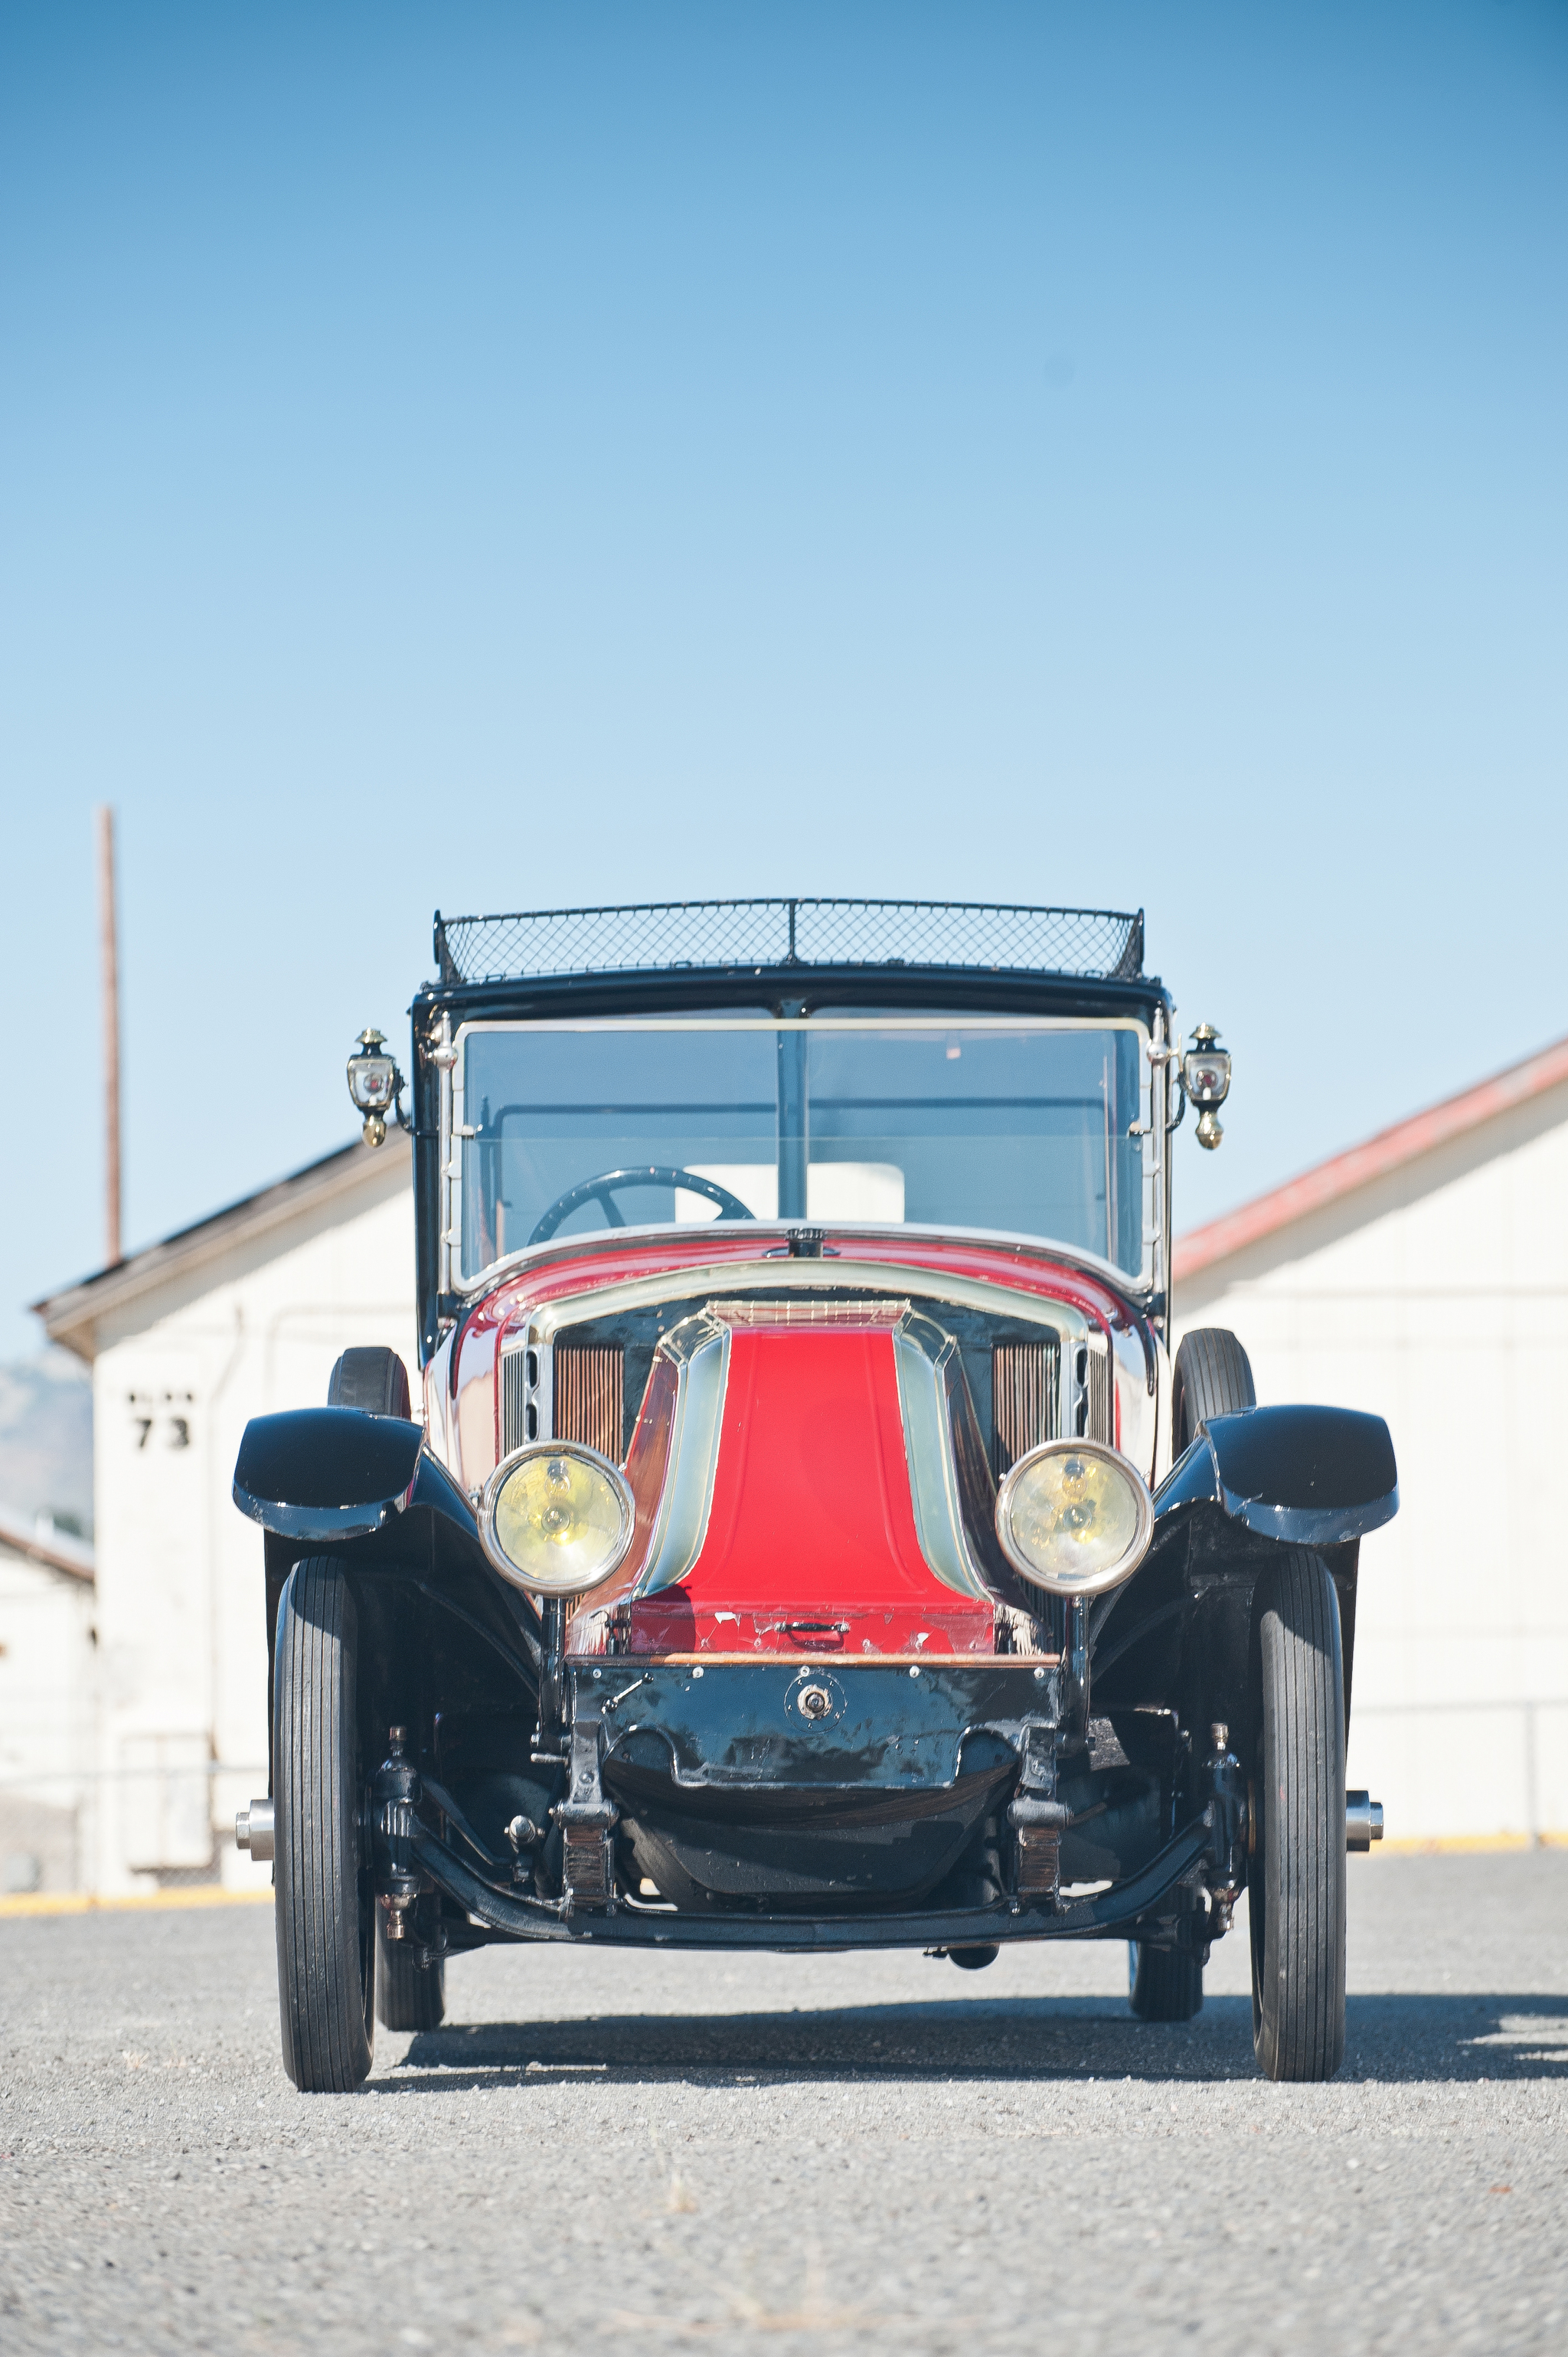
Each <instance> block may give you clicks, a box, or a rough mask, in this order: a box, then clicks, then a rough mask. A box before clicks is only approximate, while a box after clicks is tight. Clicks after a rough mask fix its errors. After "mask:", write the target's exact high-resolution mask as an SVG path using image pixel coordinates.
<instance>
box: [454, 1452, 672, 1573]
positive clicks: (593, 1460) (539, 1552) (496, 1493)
mask: <svg viewBox="0 0 1568 2357" xmlns="http://www.w3.org/2000/svg"><path fill="white" fill-rule="evenodd" d="M636 1520H637V1507H636V1504H635V1502H634V1501H633V1499H632V1494H631V1491H630V1490H629V1489H628V1487H627V1483H626V1480H625V1477H624V1476H623V1475H622V1473H621V1472H620V1471H619V1469H618V1467H616V1466H614V1465H612V1464H611V1463H610V1461H609V1458H607V1457H601V1456H600V1455H599V1452H598V1450H597V1449H596V1448H586V1447H585V1445H584V1444H583V1443H582V1442H581V1441H564V1440H535V1441H531V1442H530V1443H529V1444H528V1445H527V1447H526V1448H516V1449H513V1451H512V1453H511V1455H510V1457H503V1458H502V1459H501V1461H500V1463H499V1465H498V1466H497V1468H496V1469H495V1471H494V1472H493V1473H492V1474H491V1476H490V1478H489V1481H488V1482H487V1483H486V1484H485V1490H484V1494H483V1496H482V1497H481V1498H480V1500H479V1539H480V1543H481V1544H482V1545H483V1547H484V1550H485V1553H486V1554H487V1555H489V1559H490V1561H491V1563H493V1564H494V1566H495V1567H496V1569H497V1570H498V1571H499V1573H500V1575H501V1577H502V1578H503V1579H509V1580H510V1582H511V1584H512V1586H513V1587H521V1588H524V1589H526V1590H527V1592H528V1593H529V1595H531V1596H544V1597H552V1596H559V1597H569V1596H583V1595H585V1594H586V1593H587V1591H588V1589H589V1588H590V1587H597V1586H598V1584H599V1582H600V1581H601V1580H602V1579H607V1578H608V1577H609V1575H610V1573H611V1572H612V1571H613V1570H614V1569H615V1567H616V1566H617V1564H618V1563H619V1562H620V1560H621V1558H622V1556H623V1555H625V1553H626V1551H627V1549H628V1546H629V1545H630V1544H631V1534H632V1529H633V1526H634V1524H635V1523H636Z"/></svg>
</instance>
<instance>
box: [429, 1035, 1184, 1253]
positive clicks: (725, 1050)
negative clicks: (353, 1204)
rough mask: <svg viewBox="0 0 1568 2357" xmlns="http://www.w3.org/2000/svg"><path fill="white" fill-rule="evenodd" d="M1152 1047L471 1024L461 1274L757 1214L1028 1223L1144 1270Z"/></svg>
mask: <svg viewBox="0 0 1568 2357" xmlns="http://www.w3.org/2000/svg"><path fill="white" fill-rule="evenodd" d="M1145 1044H1146V1034H1145V1033H1144V1030H1143V1028H1142V1027H1141V1026H1140V1025H1138V1024H1135V1023H1133V1022H1112V1023H1106V1024H1104V1025H1102V1026H1099V1027H1090V1026H1089V1025H1074V1024H1067V1023H1047V1022H1030V1021H1026V1020H1022V1019H1018V1018H1012V1019H1008V1020H983V1019H976V1018H970V1019H969V1020H966V1021H955V1022H944V1021H942V1020H941V1019H940V1018H938V1017H933V1018H930V1019H925V1018H920V1019H914V1020H912V1019H910V1018H908V1017H875V1018H873V1017H858V1018H854V1019H835V1018H832V1017H828V1018H823V1017H814V1018H812V1019H811V1020H808V1021H803V1022H779V1021H775V1020H773V1019H771V1018H768V1017H755V1018H744V1019H736V1018H717V1017H715V1018H714V1019H712V1020H706V1021H703V1020H696V1021H691V1020H687V1021H678V1020H674V1019H671V1020H666V1021H657V1022H629V1021H628V1022H626V1023H619V1024H618V1023H613V1022H609V1023H580V1024H576V1025H566V1024H544V1023H531V1024H474V1025H470V1026H468V1027H467V1028H465V1029H464V1030H463V1031H462V1032H461V1033H460V1034H459V1038H458V1047H459V1050H460V1052H459V1057H458V1062H457V1068H456V1072H455V1074H454V1100H453V1119H454V1127H455V1131H456V1136H457V1137H458V1138H459V1139H460V1140H461V1142H462V1159H461V1171H462V1211H461V1221H460V1227H461V1266H462V1274H463V1279H464V1282H465V1283H471V1282H472V1281H473V1280H474V1279H475V1278H476V1277H478V1276H480V1275H483V1273H484V1272H485V1270H487V1269H488V1268H490V1267H492V1266H493V1265H495V1263H496V1262H497V1261H499V1260H501V1259H503V1258H504V1257H505V1256H506V1255H507V1254H509V1253H515V1252H518V1251H520V1250H521V1249H523V1248H525V1247H527V1246H529V1245H531V1244H536V1243H544V1242H545V1241H546V1240H547V1239H548V1238H550V1237H551V1236H555V1235H560V1236H568V1235H575V1234H580V1233H585V1232H589V1231H591V1230H602V1229H604V1228H605V1227H607V1226H610V1227H619V1226H628V1227H646V1226H649V1225H650V1224H656V1223H664V1222H669V1223H672V1224H684V1223H687V1222H694V1221H699V1220H714V1219H722V1220H735V1219H743V1218H746V1216H748V1215H749V1216H750V1217H752V1218H754V1219H758V1220H796V1221H800V1220H803V1221H813V1222H828V1223H832V1225H835V1226H837V1225H840V1224H843V1223H844V1222H867V1223H871V1224H874V1225H877V1226H885V1225H887V1224H890V1223H891V1224H897V1223H898V1222H910V1223H914V1224H918V1225H920V1226H923V1227H935V1228H941V1229H955V1228H956V1229H965V1230H976V1229H978V1230H985V1231H991V1232H1003V1233H1005V1234H1009V1235H1026V1236H1036V1237H1042V1238H1047V1239H1049V1240H1052V1241H1054V1242H1057V1243H1063V1244H1067V1245H1069V1246H1072V1247H1074V1248H1075V1249H1077V1250H1079V1251H1085V1252H1090V1253H1093V1254H1098V1255H1100V1256H1101V1257H1103V1258H1104V1259H1107V1260H1110V1261H1112V1262H1113V1263H1114V1264H1115V1265H1117V1266H1118V1267H1119V1268H1121V1269H1122V1271H1123V1272H1124V1273H1125V1274H1127V1275H1131V1276H1133V1277H1137V1276H1139V1275H1141V1273H1142V1272H1143V1269H1144V1251H1145V1245H1144V1234H1145V1224H1146V1222H1145V1217H1144V1157H1143V1152H1142V1145H1143V1141H1142V1138H1141V1137H1140V1136H1138V1135H1129V1132H1130V1131H1134V1130H1135V1128H1136V1125H1138V1123H1139V1120H1140V1112H1141V1102H1140V1089H1141V1082H1142V1080H1143V1076H1144V1073H1145V1072H1146V1070H1147V1065H1146V1060H1145V1057H1144V1046H1145ZM617 1174H619V1175H618V1176H617ZM611 1181H613V1182H614V1183H610V1182H611Z"/></svg>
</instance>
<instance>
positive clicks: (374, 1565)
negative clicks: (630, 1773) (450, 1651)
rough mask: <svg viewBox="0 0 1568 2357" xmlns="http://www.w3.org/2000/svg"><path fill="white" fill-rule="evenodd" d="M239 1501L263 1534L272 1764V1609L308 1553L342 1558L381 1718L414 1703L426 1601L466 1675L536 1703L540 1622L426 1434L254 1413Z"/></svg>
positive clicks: (311, 1411)
mask: <svg viewBox="0 0 1568 2357" xmlns="http://www.w3.org/2000/svg"><path fill="white" fill-rule="evenodd" d="M234 1503H235V1504H236V1505H237V1506H238V1507H239V1509H240V1512H242V1514H247V1515H249V1517H250V1518H251V1520H252V1522H257V1523H261V1525H262V1528H263V1531H264V1532H265V1534H266V1618H267V1727H268V1741H269V1760H270V1757H271V1754H270V1743H271V1738H272V1724H273V1692H274V1664H275V1650H276V1633H277V1614H278V1603H279V1599H280V1598H281V1597H282V1594H283V1589H284V1583H285V1580H286V1579H287V1577H288V1575H289V1572H290V1570H291V1568H292V1567H293V1566H294V1565H295V1563H296V1562H297V1561H298V1560H299V1558H300V1557H301V1556H302V1555H307V1554H310V1555H315V1554H330V1555H335V1556H336V1557H337V1558H338V1561H339V1562H341V1564H342V1565H343V1567H344V1569H345V1571H346V1572H348V1574H349V1577H350V1578H351V1579H352V1580H353V1581H354V1583H355V1586H356V1588H357V1590H358V1593H359V1598H360V1616H361V1617H360V1637H361V1654H362V1659H361V1663H360V1671H361V1677H362V1679H366V1680H368V1682H369V1690H370V1691H371V1692H372V1693H373V1695H374V1696H375V1706H376V1712H377V1715H379V1716H380V1717H381V1718H382V1719H383V1720H385V1719H387V1718H388V1717H389V1716H390V1717H408V1716H409V1714H410V1713H411V1712H412V1711H413V1709H414V1708H415V1707H416V1706H417V1700H418V1695H417V1681H416V1678H415V1676H414V1673H415V1671H416V1668H417V1663H418V1660H419V1658H420V1655H421V1653H422V1651H423V1650H424V1648H426V1647H427V1646H428V1644H429V1642H430V1631H429V1629H428V1628H427V1627H426V1626H425V1625H424V1623H422V1621H421V1620H420V1617H419V1614H420V1608H421V1605H422V1603H423V1604H428V1605H429V1606H431V1607H433V1608H435V1610H436V1612H437V1613H438V1614H439V1615H440V1616H441V1620H442V1622H443V1624H444V1627H445V1629H446V1633H447V1636H448V1639H449V1641H451V1642H452V1643H453V1644H456V1646H457V1647H458V1648H459V1649H461V1648H464V1647H467V1649H468V1652H469V1657H470V1663H471V1664H472V1663H478V1662H480V1661H484V1662H488V1663H489V1664H491V1665H492V1669H493V1668H494V1667H495V1665H497V1664H499V1668H500V1673H501V1674H503V1685H506V1684H510V1691H511V1692H513V1693H518V1694H520V1695H521V1699H522V1700H523V1701H524V1702H525V1703H526V1705H527V1706H529V1707H531V1708H532V1706H534V1704H535V1702H536V1700H537V1695H538V1684H539V1675H540V1670H541V1665H542V1660H543V1648H542V1641H541V1631H540V1623H539V1615H538V1614H537V1612H536V1611H535V1610H534V1609H533V1607H532V1604H531V1603H530V1602H529V1600H528V1599H527V1598H525V1597H523V1596H522V1595H521V1594H520V1593H519V1591H518V1590H517V1589H515V1588H510V1587H507V1586H506V1585H505V1583H504V1582H503V1581H502V1580H501V1579H500V1578H499V1577H498V1575H497V1574H496V1572H495V1570H494V1569H493V1567H492V1566H491V1565H490V1564H489V1562H488V1561H487V1559H486V1556H485V1553H484V1550H483V1548H482V1547H481V1545H480V1544H479V1534H478V1523H477V1522H476V1520H475V1515H474V1510H473V1507H472V1506H471V1505H470V1504H469V1502H468V1500H467V1498H466V1497H465V1496H464V1494H463V1491H462V1490H461V1489H460V1488H459V1487H458V1485H457V1483H456V1481H455V1480H453V1478H452V1476H451V1475H450V1473H448V1472H447V1471H446V1468H445V1466H443V1465H441V1464H440V1463H438V1461H437V1460H436V1459H435V1458H434V1457H432V1456H431V1455H430V1453H429V1451H428V1450H427V1449H426V1448H425V1447H424V1432H423V1430H422V1428H421V1427H420V1426H418V1425H417V1424H407V1423H404V1422H403V1419H402V1418H401V1417H398V1416H387V1415H362V1414H361V1413H360V1410H359V1409H357V1408H347V1407H309V1408H296V1409H294V1410H291V1411H290V1412H289V1413H287V1414H285V1415H259V1416H253V1417H252V1420H251V1422H250V1423H249V1424H248V1425H247V1426H245V1431H244V1437H243V1438H242V1440H241V1443H240V1453H239V1456H238V1458H236V1459H235V1464H234ZM469 1684H470V1685H472V1684H473V1680H472V1676H471V1675H470V1678H469ZM362 1700H363V1698H362Z"/></svg>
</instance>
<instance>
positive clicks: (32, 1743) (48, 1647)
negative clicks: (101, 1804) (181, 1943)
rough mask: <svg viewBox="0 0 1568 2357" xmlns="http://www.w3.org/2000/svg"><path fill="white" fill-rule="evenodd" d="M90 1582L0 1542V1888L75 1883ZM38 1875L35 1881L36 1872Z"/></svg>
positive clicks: (88, 1710) (85, 1807)
mask: <svg viewBox="0 0 1568 2357" xmlns="http://www.w3.org/2000/svg"><path fill="white" fill-rule="evenodd" d="M93 1619H94V1598H93V1592H92V1583H91V1580H81V1579H72V1578H71V1577H70V1576H69V1575H67V1574H65V1573H62V1572H59V1571H52V1570H50V1569H49V1568H48V1566H47V1565H44V1564H41V1563H38V1562H36V1561H34V1560H33V1559H32V1558H31V1557H29V1556H27V1555H21V1554H18V1553H16V1552H15V1551H14V1550H13V1549H11V1548H10V1547H8V1546H6V1545H5V1544H4V1543H0V1886H3V1887H4V1888H5V1889H33V1888H37V1889H42V1890H70V1889H74V1888H75V1886H76V1884H77V1882H78V1880H79V1879H80V1878H81V1873H82V1870H83V1866H84V1855H83V1853H84V1847H85V1846H86V1845H88V1844H90V1843H91V1812H92V1803H93V1798H94V1792H95V1787H94V1784H93V1782H92V1780H91V1778H88V1777H84V1776H83V1775H82V1773H81V1771H82V1770H83V1769H84V1768H87V1767H90V1766H91V1764H92V1760H93V1756H94V1747H93V1725H94V1708H93V1706H94V1695H95V1689H96V1684H97V1664H96V1659H95V1654H94V1647H93V1633H92V1632H93ZM35 1875H36V1876H37V1880H36V1881H35V1879H34V1876H35Z"/></svg>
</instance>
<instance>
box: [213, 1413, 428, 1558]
mask: <svg viewBox="0 0 1568 2357" xmlns="http://www.w3.org/2000/svg"><path fill="white" fill-rule="evenodd" d="M426 1467H430V1468H432V1469H434V1470H437V1471H439V1468H436V1467H435V1465H434V1460H433V1459H432V1458H428V1457H426V1455H425V1453H424V1430H423V1429H422V1427H421V1426H419V1425H417V1424H405V1423H404V1422H403V1418H402V1417H401V1416H395V1415H365V1414H363V1412H362V1411H361V1410H360V1409H359V1408H355V1407H300V1408H294V1409H291V1410H290V1411H289V1412H288V1413H287V1414H286V1415H254V1416H252V1418H251V1421H250V1423H249V1424H248V1425H247V1426H245V1430H244V1436H243V1437H242V1440H241V1442H240V1454H239V1456H238V1457H237V1458H235V1460H234V1503H235V1504H236V1505H237V1506H238V1507H239V1509H240V1512H242V1514H248V1515H249V1516H250V1518H251V1520H252V1522H253V1523H260V1524H261V1525H262V1528H263V1530H265V1531H272V1532H274V1534H276V1535H277V1537H279V1538H284V1539H291V1540H293V1541H295V1542H296V1543H297V1544H299V1545H300V1546H301V1548H302V1550H303V1549H304V1548H307V1547H312V1546H315V1545H317V1544H331V1543H332V1542H333V1541H335V1540H338V1539H351V1538H368V1537H370V1536H371V1535H372V1534H374V1533H376V1532H378V1531H381V1530H384V1529H385V1528H386V1526H387V1524H388V1523H390V1522H391V1520H392V1516H393V1515H394V1514H403V1513H406V1512H407V1511H408V1509H409V1507H410V1506H411V1505H412V1504H413V1500H414V1493H415V1491H416V1490H417V1489H418V1486H419V1482H420V1477H421V1475H422V1473H423V1472H424V1469H425V1468H426ZM444 1478H446V1480H447V1486H448V1487H449V1488H451V1489H452V1490H453V1491H455V1493H456V1496H457V1498H459V1499H462V1491H460V1490H457V1489H456V1483H454V1482H452V1481H451V1480H450V1479H449V1477H444ZM427 1486H428V1485H427ZM463 1503H464V1505H465V1506H466V1505H467V1501H466V1500H463ZM471 1519H472V1518H471V1517H470V1520H471Z"/></svg>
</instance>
